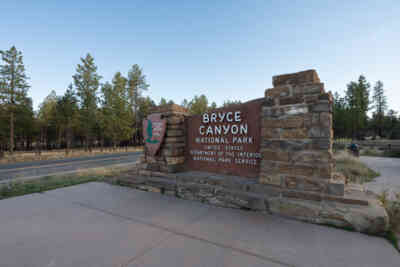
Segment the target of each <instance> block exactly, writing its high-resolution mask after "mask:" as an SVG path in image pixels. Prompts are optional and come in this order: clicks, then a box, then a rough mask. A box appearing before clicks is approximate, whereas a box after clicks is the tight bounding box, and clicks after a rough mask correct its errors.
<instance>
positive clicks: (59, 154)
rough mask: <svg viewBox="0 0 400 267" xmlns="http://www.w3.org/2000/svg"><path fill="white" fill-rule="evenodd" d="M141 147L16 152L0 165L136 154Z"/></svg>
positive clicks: (7, 154) (0, 160)
mask: <svg viewBox="0 0 400 267" xmlns="http://www.w3.org/2000/svg"><path fill="white" fill-rule="evenodd" d="M142 150H143V147H141V146H140V147H128V148H119V149H115V150H113V149H104V150H103V151H101V150H100V149H97V148H96V149H93V150H92V152H88V151H84V150H83V149H73V150H70V152H69V154H68V155H67V154H66V153H65V150H61V149H60V150H51V151H42V153H41V154H40V155H37V154H36V153H35V152H34V151H23V152H20V151H17V152H14V155H12V156H11V155H10V154H9V153H5V155H4V158H0V164H7V163H16V162H28V161H39V160H57V159H65V158H76V157H85V156H95V155H105V154H115V153H121V152H136V151H142Z"/></svg>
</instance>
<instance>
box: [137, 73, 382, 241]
mask: <svg viewBox="0 0 400 267" xmlns="http://www.w3.org/2000/svg"><path fill="white" fill-rule="evenodd" d="M273 86H274V87H273V88H271V89H267V90H266V91H265V97H264V98H263V99H257V100H254V101H255V102H247V103H244V104H242V105H240V107H241V109H239V108H237V109H236V108H235V109H233V108H231V109H219V110H217V111H216V112H217V113H218V112H219V113H218V115H217V113H211V115H209V114H203V116H204V115H207V117H200V116H197V117H196V116H193V117H187V115H188V112H187V110H186V109H185V108H183V107H181V106H178V105H164V106H160V107H157V108H155V109H154V110H152V111H151V112H150V113H153V114H154V113H158V114H161V119H166V120H167V128H166V134H165V137H164V139H163V142H162V143H161V146H160V148H159V150H158V152H157V153H156V155H155V156H150V155H149V153H146V150H145V153H144V155H145V156H143V157H142V159H141V163H140V168H138V172H137V175H136V176H135V177H132V179H130V180H129V182H130V183H131V184H132V185H134V187H136V188H139V189H144V190H150V191H154V192H160V193H164V194H169V195H174V196H177V197H179V198H183V199H189V200H196V201H201V202H203V203H208V204H212V205H217V206H222V207H230V208H241V209H250V210H257V211H269V212H271V213H274V214H279V215H282V216H287V217H290V218H296V219H299V220H303V221H307V222H312V223H319V224H329V225H334V226H338V227H348V228H353V229H355V230H357V231H360V232H366V233H374V234H376V233H382V232H384V231H385V230H386V229H387V227H388V216H387V214H386V211H385V209H384V208H383V207H382V206H381V205H380V204H379V203H378V201H377V200H376V198H375V197H374V196H371V195H368V194H366V193H365V192H363V191H362V190H355V189H354V188H352V187H349V186H348V185H346V183H345V179H344V177H343V176H341V175H338V174H336V173H334V169H335V160H334V157H333V154H332V138H333V130H332V106H333V98H332V95H331V93H330V92H328V93H326V92H325V90H324V84H323V83H321V82H320V79H319V77H318V74H317V72H316V71H315V70H308V71H303V72H297V73H292V74H285V75H279V76H274V77H273ZM224 110H225V111H227V113H226V114H225V113H223V112H224ZM228 114H230V115H228ZM228 116H230V117H229V118H230V119H228ZM217 117H218V118H220V123H227V124H226V126H227V128H226V129H227V130H226V132H224V135H221V132H222V130H221V129H222V128H221V126H220V130H219V133H218V134H217V130H216V128H215V132H213V130H212V127H211V126H209V127H211V128H207V131H206V132H204V129H205V128H201V127H205V124H207V125H209V124H208V123H210V124H211V122H212V120H213V123H214V126H215V125H216V124H215V123H216V122H217ZM204 118H208V119H204ZM223 118H226V120H225V121H223ZM242 119H243V121H242ZM233 120H235V121H236V122H238V123H239V122H240V123H246V126H243V129H246V130H243V132H242V133H241V134H240V135H242V137H243V140H244V138H245V137H251V138H252V139H251V140H253V139H254V142H256V144H257V147H256V148H257V151H253V150H251V151H250V152H257V153H247V152H249V151H247V150H246V149H249V146H243V147H244V148H246V149H243V147H242V146H237V148H238V151H241V150H243V151H242V152H246V153H236V152H232V151H234V150H236V146H233V144H234V141H233V140H234V139H233V137H237V136H240V135H237V134H238V129H239V126H238V125H235V127H236V133H235V134H236V135H237V136H236V135H235V136H233V135H234V133H233V131H232V132H231V133H230V134H229V129H231V130H232V129H233V123H232V122H233ZM195 122H197V124H196V123H195ZM199 123H200V124H199ZM247 124H248V125H247ZM222 125H224V124H222ZM190 126H192V127H190ZM228 126H229V127H231V128H229V127H228ZM247 126H249V130H247ZM189 129H190V130H189ZM202 129H203V130H202ZM208 129H210V132H209V130H208ZM197 131H198V132H197ZM247 131H249V133H250V131H252V134H251V136H250V135H249V136H247V134H248V132H247ZM194 133H196V135H194ZM198 134H199V135H201V136H203V135H204V136H207V137H214V135H215V136H216V137H221V136H222V137H224V139H223V140H225V137H229V135H231V136H230V137H231V140H229V141H227V142H225V141H224V142H220V141H218V142H219V143H221V144H222V143H223V144H224V145H221V147H222V149H221V150H220V147H219V146H213V144H214V143H213V142H214V141H215V140H214V141H212V140H211V139H210V140H209V139H204V140H206V141H204V143H203V141H201V139H200V137H199V139H198V140H199V141H196V142H198V144H201V145H198V146H195V149H194V150H195V152H197V153H199V155H203V154H204V155H207V157H197V158H196V161H195V160H190V156H191V154H190V153H191V152H190V151H189V150H190V149H189V148H190V145H192V147H193V143H190V142H194V140H195V137H196V136H197V137H198ZM220 135H221V136H220ZM228 139H229V138H228ZM186 142H187V143H186ZM241 142H242V144H243V141H241ZM252 142H253V141H252ZM219 143H218V144H219ZM203 144H204V145H203ZM225 144H228V146H225ZM258 145H259V146H258ZM215 147H217V148H215ZM258 149H259V150H260V151H258ZM226 151H228V152H226ZM147 152H150V151H147ZM200 152H206V153H203V154H201V153H200ZM217 152H218V153H217ZM220 152H221V155H220ZM258 152H259V153H258ZM207 153H208V154H207ZM225 154H227V156H226V159H227V161H225V158H224V157H225ZM256 154H257V158H256V160H255V161H251V162H255V163H256V164H253V165H240V166H239V167H238V166H237V164H238V163H242V162H244V163H243V164H247V163H246V162H250V160H248V161H245V160H243V159H244V158H243V157H250V155H251V157H255V155H256ZM208 155H210V156H208ZM215 155H216V156H217V157H218V161H217V160H216V159H217V158H214V156H215ZM232 155H233V156H232ZM229 157H230V158H229ZM235 157H236V158H235ZM202 158H204V159H202ZM237 159H239V160H237ZM251 159H253V158H251ZM215 162H217V163H218V164H216V163H215ZM250 168H251V169H250ZM193 170H201V171H212V172H216V173H224V174H225V173H229V174H235V175H243V173H247V174H249V173H250V172H249V170H251V171H252V172H251V173H252V174H254V175H252V176H249V175H248V176H247V177H242V176H230V175H229V176H228V175H223V174H216V173H208V172H199V171H193ZM228 171H229V172H228ZM243 176H246V175H243ZM252 177H253V178H252Z"/></svg>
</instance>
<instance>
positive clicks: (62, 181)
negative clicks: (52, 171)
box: [0, 166, 135, 200]
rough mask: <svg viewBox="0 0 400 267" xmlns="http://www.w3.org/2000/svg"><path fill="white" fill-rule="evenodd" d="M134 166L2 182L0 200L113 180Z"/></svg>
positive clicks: (127, 172) (125, 173)
mask: <svg viewBox="0 0 400 267" xmlns="http://www.w3.org/2000/svg"><path fill="white" fill-rule="evenodd" d="M134 168H135V166H129V167H109V168H104V167H102V168H95V169H89V170H82V171H80V172H78V173H73V174H67V175H56V176H47V177H43V178H38V179H32V180H22V181H12V182H10V183H3V184H0V200H1V199H5V198H10V197H15V196H21V195H26V194H33V193H40V192H44V191H48V190H53V189H57V188H61V187H67V186H72V185H77V184H83V183H89V182H100V181H101V182H113V181H115V179H117V178H118V177H121V176H123V175H127V174H129V172H130V171H132V169H134Z"/></svg>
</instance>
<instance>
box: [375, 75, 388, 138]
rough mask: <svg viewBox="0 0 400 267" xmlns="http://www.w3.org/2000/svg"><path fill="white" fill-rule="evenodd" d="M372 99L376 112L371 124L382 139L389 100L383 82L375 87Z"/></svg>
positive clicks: (377, 83) (378, 82)
mask: <svg viewBox="0 0 400 267" xmlns="http://www.w3.org/2000/svg"><path fill="white" fill-rule="evenodd" d="M372 98H373V103H374V108H375V112H374V113H373V117H372V122H371V123H372V125H373V128H374V130H375V135H378V136H380V137H381V136H382V133H383V127H384V119H385V111H386V110H387V100H386V96H385V92H384V89H383V83H382V82H381V81H377V82H376V84H375V86H374V95H373V97H372Z"/></svg>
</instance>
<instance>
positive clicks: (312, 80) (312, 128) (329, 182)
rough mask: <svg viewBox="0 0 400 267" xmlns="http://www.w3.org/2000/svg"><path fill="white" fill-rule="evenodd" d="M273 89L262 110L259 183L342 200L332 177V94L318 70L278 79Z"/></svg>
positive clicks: (341, 188) (341, 189)
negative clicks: (325, 86)
mask: <svg viewBox="0 0 400 267" xmlns="http://www.w3.org/2000/svg"><path fill="white" fill-rule="evenodd" d="M273 85H274V87H273V88H271V89H267V90H266V91H265V102H264V105H263V107H262V123H261V125H262V128H261V136H262V141H261V153H262V156H263V159H262V161H261V170H260V177H259V181H260V183H262V184H269V185H273V186H276V187H279V188H282V189H286V190H290V191H292V192H293V194H295V192H296V191H302V192H313V193H318V194H319V193H321V194H333V195H339V196H343V195H344V181H336V180H335V181H334V180H333V175H332V174H333V169H334V159H333V156H332V138H333V130H332V101H333V99H332V95H331V93H326V92H325V90H324V84H323V83H321V82H320V80H319V77H318V75H317V73H316V71H314V70H309V71H303V72H298V73H294V74H286V75H279V76H274V77H273Z"/></svg>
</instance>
